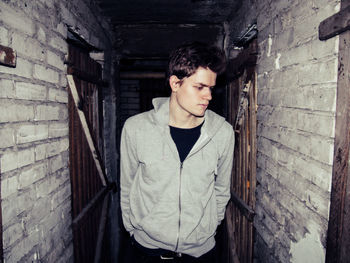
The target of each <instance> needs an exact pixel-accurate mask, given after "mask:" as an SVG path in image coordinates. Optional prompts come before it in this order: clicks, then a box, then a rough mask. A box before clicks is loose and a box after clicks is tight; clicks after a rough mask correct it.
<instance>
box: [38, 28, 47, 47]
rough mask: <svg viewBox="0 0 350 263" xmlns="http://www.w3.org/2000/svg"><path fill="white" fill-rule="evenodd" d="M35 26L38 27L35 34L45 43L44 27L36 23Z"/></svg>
mask: <svg viewBox="0 0 350 263" xmlns="http://www.w3.org/2000/svg"><path fill="white" fill-rule="evenodd" d="M37 27H38V30H37V33H36V36H37V38H38V40H39V41H40V42H41V43H45V42H46V32H45V29H44V27H42V26H41V25H37Z"/></svg>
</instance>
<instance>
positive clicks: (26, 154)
mask: <svg viewBox="0 0 350 263" xmlns="http://www.w3.org/2000/svg"><path fill="white" fill-rule="evenodd" d="M32 163H34V148H29V149H25V150H19V151H17V152H5V153H4V154H3V155H2V156H1V172H2V173H5V172H8V171H11V170H14V169H17V168H21V167H23V166H26V165H28V164H32Z"/></svg>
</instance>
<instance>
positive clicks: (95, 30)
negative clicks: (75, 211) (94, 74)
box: [0, 0, 115, 262]
mask: <svg viewBox="0 0 350 263" xmlns="http://www.w3.org/2000/svg"><path fill="white" fill-rule="evenodd" d="M90 2H91V1H84V0H75V1H68V0H62V1H58V0H40V1H1V2H0V44H1V45H5V46H9V47H11V48H13V49H14V50H15V51H16V52H17V56H18V59H17V66H16V68H9V67H5V66H1V65H0V112H1V114H0V165H1V166H0V169H1V170H0V171H1V198H2V200H1V202H2V217H3V218H2V220H3V246H4V260H5V262H33V261H35V260H40V262H72V261H73V247H72V231H71V201H70V195H71V190H70V180H69V170H68V156H69V155H68V148H69V140H68V111H67V101H68V95H67V90H66V86H67V81H66V66H65V65H64V58H65V56H66V55H67V43H66V38H67V26H69V27H71V28H72V29H73V30H74V31H75V32H76V33H78V34H80V35H82V36H83V37H84V38H85V39H86V40H87V41H88V42H89V43H90V44H92V45H94V46H96V47H98V48H100V49H102V50H104V51H105V52H106V57H107V58H108V60H107V61H105V64H104V76H105V78H106V79H108V76H109V75H110V74H111V66H110V64H111V52H110V51H109V50H110V47H111V39H110V36H109V34H108V32H109V30H108V25H107V21H103V20H102V19H100V18H99V16H98V15H97V14H93V13H92V10H95V8H94V7H90V6H89V5H88V4H87V3H90ZM112 85H113V83H111V86H112ZM112 90H113V89H108V88H107V89H106V90H105V91H104V93H105V96H107V95H110V97H109V98H112V99H109V100H108V101H106V102H105V103H104V114H105V118H106V120H107V121H105V123H106V125H107V126H108V127H109V128H110V131H112V132H113V120H114V115H115V114H114V112H111V110H110V109H113V103H114V101H113V95H111V93H112ZM114 97H115V96H114ZM114 126H115V125H114ZM114 130H115V127H114ZM114 142H115V139H114V138H113V136H112V135H111V133H109V137H107V138H106V139H105V143H106V145H109V148H108V149H107V150H106V160H111V159H113V158H112V157H111V156H112V155H113V153H114V152H113V151H115V149H113V145H115V143H114ZM106 166H107V168H108V169H107V170H108V171H110V172H113V171H114V172H115V168H114V167H113V166H111V165H110V162H108V163H106Z"/></svg>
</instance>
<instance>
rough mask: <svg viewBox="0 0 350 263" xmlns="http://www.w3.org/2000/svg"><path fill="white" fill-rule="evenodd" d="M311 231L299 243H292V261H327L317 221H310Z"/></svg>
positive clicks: (302, 262)
mask: <svg viewBox="0 0 350 263" xmlns="http://www.w3.org/2000/svg"><path fill="white" fill-rule="evenodd" d="M310 223H311V225H309V226H308V229H309V232H308V233H306V234H305V236H304V238H303V239H301V240H299V241H298V242H297V243H291V248H290V251H289V252H290V254H291V255H292V258H291V261H290V262H292V263H305V262H308V263H321V262H325V249H324V247H323V245H322V243H321V240H320V230H319V229H318V226H317V225H316V223H315V222H310Z"/></svg>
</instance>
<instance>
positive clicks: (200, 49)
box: [167, 41, 226, 80]
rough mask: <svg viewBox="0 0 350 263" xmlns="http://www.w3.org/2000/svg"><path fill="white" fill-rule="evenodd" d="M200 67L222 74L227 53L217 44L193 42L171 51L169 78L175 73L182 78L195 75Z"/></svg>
mask: <svg viewBox="0 0 350 263" xmlns="http://www.w3.org/2000/svg"><path fill="white" fill-rule="evenodd" d="M199 67H203V68H209V69H210V70H212V71H213V72H215V73H216V74H218V75H219V74H221V73H223V72H224V71H225V68H226V57H225V53H224V52H223V51H222V50H220V49H219V48H217V47H215V46H209V45H208V44H205V43H202V42H197V41H196V42H192V43H187V44H184V45H181V46H179V47H178V48H176V49H175V50H173V51H172V52H171V53H170V56H169V65H168V72H167V80H169V78H170V76H172V75H175V76H177V77H178V78H179V79H180V80H181V79H183V78H185V77H189V76H191V75H193V74H194V73H195V72H196V70H197V69H198V68H199Z"/></svg>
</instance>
